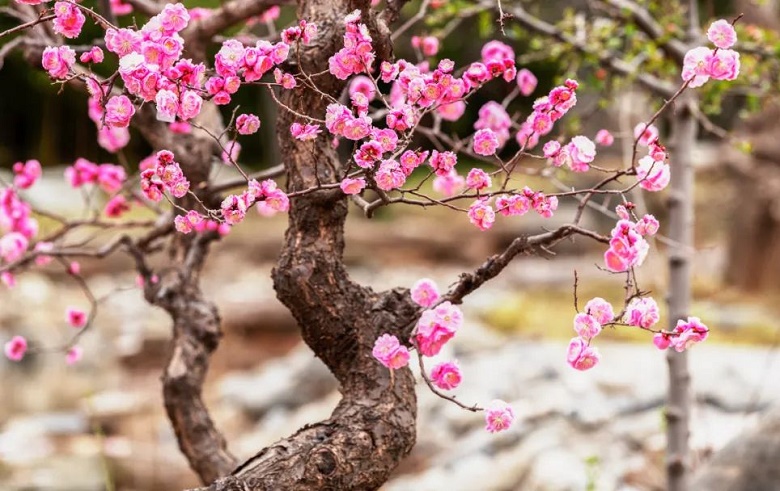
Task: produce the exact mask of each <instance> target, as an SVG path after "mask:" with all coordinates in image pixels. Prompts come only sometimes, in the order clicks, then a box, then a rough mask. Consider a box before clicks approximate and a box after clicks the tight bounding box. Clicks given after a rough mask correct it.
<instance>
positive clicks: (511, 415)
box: [485, 399, 515, 433]
mask: <svg viewBox="0 0 780 491" xmlns="http://www.w3.org/2000/svg"><path fill="white" fill-rule="evenodd" d="M514 420H515V412H514V411H513V410H512V407H511V406H510V405H509V404H507V403H506V402H504V401H502V400H500V399H496V400H494V401H492V402H491V403H490V404H488V406H487V407H486V408H485V430H487V431H489V432H490V433H498V432H499V431H504V430H507V429H509V427H510V426H512V422H513V421H514Z"/></svg>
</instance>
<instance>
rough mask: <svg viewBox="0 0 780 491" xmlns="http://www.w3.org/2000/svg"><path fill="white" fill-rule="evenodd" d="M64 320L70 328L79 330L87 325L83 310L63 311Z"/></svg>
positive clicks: (70, 309)
mask: <svg viewBox="0 0 780 491" xmlns="http://www.w3.org/2000/svg"><path fill="white" fill-rule="evenodd" d="M65 320H66V321H67V322H68V324H70V325H71V326H72V327H75V328H76V329H81V328H82V327H84V326H86V325H87V314H86V312H84V311H83V310H81V309H78V308H76V307H68V308H67V309H65Z"/></svg>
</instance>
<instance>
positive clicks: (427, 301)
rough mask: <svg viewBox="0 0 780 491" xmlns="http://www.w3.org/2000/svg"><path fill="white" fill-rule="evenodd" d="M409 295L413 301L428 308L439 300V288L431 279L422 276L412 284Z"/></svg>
mask: <svg viewBox="0 0 780 491" xmlns="http://www.w3.org/2000/svg"><path fill="white" fill-rule="evenodd" d="M411 295H412V300H413V301H414V303H416V304H417V305H419V306H421V307H425V308H428V307H430V306H432V305H433V304H435V303H436V301H437V300H439V289H438V287H437V286H436V283H435V282H434V281H433V280H431V279H428V278H423V279H421V280H418V281H417V282H416V283H415V284H414V286H412V290H411Z"/></svg>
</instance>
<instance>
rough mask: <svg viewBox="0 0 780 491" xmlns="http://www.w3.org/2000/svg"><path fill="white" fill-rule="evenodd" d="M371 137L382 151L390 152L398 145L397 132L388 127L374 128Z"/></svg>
mask: <svg viewBox="0 0 780 491" xmlns="http://www.w3.org/2000/svg"><path fill="white" fill-rule="evenodd" d="M371 137H372V138H373V139H374V140H376V141H377V142H379V144H380V146H381V147H382V151H383V152H392V151H393V150H395V149H396V147H397V146H398V134H397V133H396V132H395V131H393V130H391V129H389V128H385V129H381V130H380V129H377V128H374V129H373V130H372V131H371Z"/></svg>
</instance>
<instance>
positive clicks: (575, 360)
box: [566, 297, 615, 370]
mask: <svg viewBox="0 0 780 491" xmlns="http://www.w3.org/2000/svg"><path fill="white" fill-rule="evenodd" d="M614 319H615V313H614V311H613V310H612V305H611V304H610V303H609V302H607V301H606V300H604V299H603V298H600V297H595V298H592V299H590V300H589V301H588V303H587V304H585V311H584V312H580V313H578V314H577V315H576V316H574V331H575V332H576V333H577V337H575V338H572V340H571V341H570V342H569V348H568V350H567V355H566V361H567V362H568V363H569V365H570V366H571V367H572V368H575V369H577V370H589V369H591V368H593V367H594V366H596V364H598V362H599V360H600V359H601V357H600V355H599V352H598V350H597V349H596V348H594V347H593V346H591V345H590V343H591V341H592V340H593V338H595V337H596V336H598V335H599V333H600V332H601V329H602V326H604V325H607V324H609V323H611V322H612V321H613V320H614Z"/></svg>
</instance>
